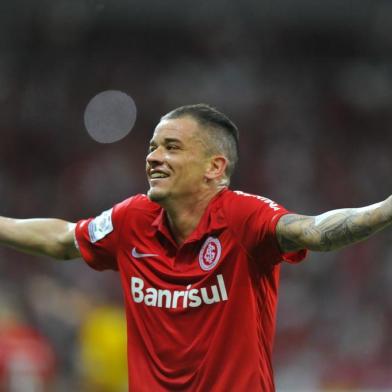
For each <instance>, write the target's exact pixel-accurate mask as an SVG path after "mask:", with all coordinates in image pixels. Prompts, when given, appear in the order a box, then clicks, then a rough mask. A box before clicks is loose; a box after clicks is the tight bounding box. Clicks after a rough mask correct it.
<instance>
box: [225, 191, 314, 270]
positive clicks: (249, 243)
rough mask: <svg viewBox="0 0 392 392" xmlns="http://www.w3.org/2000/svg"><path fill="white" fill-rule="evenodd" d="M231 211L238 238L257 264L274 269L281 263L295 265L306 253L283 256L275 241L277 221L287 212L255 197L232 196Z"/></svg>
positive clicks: (244, 194) (298, 252)
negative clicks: (232, 211)
mask: <svg viewBox="0 0 392 392" xmlns="http://www.w3.org/2000/svg"><path fill="white" fill-rule="evenodd" d="M235 193H236V195H237V197H236V198H235V200H234V203H235V204H234V205H233V208H232V210H235V211H237V213H236V215H237V219H236V220H237V225H236V226H237V227H238V230H239V233H238V235H239V236H240V238H242V241H243V244H244V246H245V247H246V249H247V251H248V252H249V253H250V254H251V255H252V256H253V257H254V258H255V259H256V260H258V261H260V262H261V263H263V264H265V265H267V264H269V265H271V264H272V265H274V264H277V263H279V262H281V261H286V262H289V263H298V262H300V261H302V260H303V259H304V258H305V256H306V253H307V251H306V250H300V251H297V252H290V253H283V252H281V250H280V247H279V244H278V240H277V237H276V226H277V224H278V222H279V219H280V218H281V217H282V216H283V215H286V214H288V213H290V211H288V210H286V209H285V208H284V207H283V206H281V205H279V204H277V203H275V202H274V201H272V200H270V199H268V198H266V197H262V196H257V195H252V194H248V193H243V192H235Z"/></svg>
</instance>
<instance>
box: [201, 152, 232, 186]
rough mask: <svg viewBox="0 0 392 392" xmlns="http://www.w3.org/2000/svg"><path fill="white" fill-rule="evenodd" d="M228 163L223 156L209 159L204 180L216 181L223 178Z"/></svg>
mask: <svg viewBox="0 0 392 392" xmlns="http://www.w3.org/2000/svg"><path fill="white" fill-rule="evenodd" d="M228 163H229V162H228V160H227V158H226V157H224V156H223V155H214V156H213V157H211V158H210V160H209V162H208V164H207V168H206V172H205V178H206V180H207V181H208V180H216V179H219V178H221V177H223V176H224V175H225V171H226V167H227V165H228Z"/></svg>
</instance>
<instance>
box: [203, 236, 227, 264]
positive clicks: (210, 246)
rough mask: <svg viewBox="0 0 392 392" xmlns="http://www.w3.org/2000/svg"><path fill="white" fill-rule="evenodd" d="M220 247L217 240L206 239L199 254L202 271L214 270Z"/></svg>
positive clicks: (212, 238) (220, 250)
mask: <svg viewBox="0 0 392 392" xmlns="http://www.w3.org/2000/svg"><path fill="white" fill-rule="evenodd" d="M221 252H222V247H221V243H220V241H219V240H218V238H214V237H208V238H207V239H206V242H205V243H204V244H203V246H202V248H201V250H200V253H199V264H200V267H201V269H202V270H204V271H209V270H210V269H212V268H214V267H215V266H216V265H217V263H218V261H219V259H220V256H221Z"/></svg>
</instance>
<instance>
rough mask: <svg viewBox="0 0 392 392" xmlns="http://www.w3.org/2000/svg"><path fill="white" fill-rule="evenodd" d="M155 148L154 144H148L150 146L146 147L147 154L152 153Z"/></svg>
mask: <svg viewBox="0 0 392 392" xmlns="http://www.w3.org/2000/svg"><path fill="white" fill-rule="evenodd" d="M155 149H156V146H154V145H150V147H148V150H147V152H148V154H150V153H152V152H153V151H154V150H155Z"/></svg>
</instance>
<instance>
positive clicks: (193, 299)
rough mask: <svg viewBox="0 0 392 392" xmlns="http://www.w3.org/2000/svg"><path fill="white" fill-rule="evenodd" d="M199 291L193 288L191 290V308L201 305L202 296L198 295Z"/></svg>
mask: <svg viewBox="0 0 392 392" xmlns="http://www.w3.org/2000/svg"><path fill="white" fill-rule="evenodd" d="M198 292H199V290H198V289H192V290H190V291H189V300H190V302H189V306H190V307H191V308H197V307H198V306H200V305H201V298H200V297H199V296H198V295H197V294H198Z"/></svg>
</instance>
